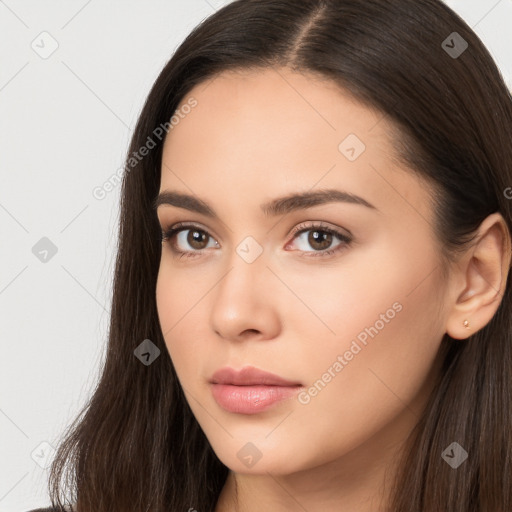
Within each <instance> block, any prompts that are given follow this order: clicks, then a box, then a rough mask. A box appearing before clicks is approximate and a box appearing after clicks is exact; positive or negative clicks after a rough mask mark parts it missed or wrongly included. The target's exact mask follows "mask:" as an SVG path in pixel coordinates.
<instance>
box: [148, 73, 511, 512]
mask: <svg viewBox="0 0 512 512" xmlns="http://www.w3.org/2000/svg"><path fill="white" fill-rule="evenodd" d="M190 97H193V98H195V99H196V100H197V102H198V103H197V106H196V107H195V108H193V109H192V110H191V112H190V113H189V114H188V115H187V116H185V117H184V118H183V119H181V120H180V122H179V123H178V124H177V125H176V126H175V127H174V128H173V129H172V130H171V131H170V132H169V134H168V136H167V138H166V141H165V145H164V149H163V158H162V162H163V164H162V170H161V185H160V191H161V192H162V191H164V190H173V191H178V192H182V193H188V194H193V195H194V196H196V197H198V198H201V199H202V200H204V201H206V202H207V203H208V204H210V205H211V207H212V208H213V209H214V210H215V211H216V212H217V213H218V215H219V218H217V219H215V218H209V217H208V216H206V215H203V214H199V213H196V212H191V211H188V210H187V209H184V208H178V207H176V206H172V205H162V206H160V207H159V208H158V210H157V215H158V219H159V222H160V224H161V226H162V228H163V229H167V228H169V227H172V226H173V225H175V224H176V223H178V222H192V223H194V224H198V225H199V228H200V229H202V230H204V231H206V233H207V234H208V235H210V237H211V238H206V240H205V241H204V242H202V245H201V242H199V245H197V243H196V245H191V243H190V240H191V238H190V237H189V242H187V235H189V234H191V233H190V231H182V232H181V233H180V234H179V235H177V236H175V237H174V243H175V244H177V245H178V249H179V250H182V251H183V250H184V251H189V252H193V251H196V252H197V251H200V250H202V254H200V255H199V256H198V255H195V256H194V257H192V258H188V259H187V258H179V256H178V255H176V254H175V253H174V252H173V249H172V248H173V245H172V243H171V240H167V241H164V242H163V244H162V256H161V263H160V268H159V274H158V281H157V289H156V298H157V307H158V314H159V319H160V324H161V328H162V333H164V338H165V342H166V345H167V348H168V351H169V354H170V356H171V358H172V361H173V364H174V366H175V368H176V372H177V374H178V378H179V380H180V383H181V385H182V386H183V388H184V391H185V396H186V398H187V400H188V403H189V405H190V407H191V409H192V412H193V413H194V415H195V417H196V419H197V421H198V422H199V424H200V426H201V428H202V429H203V431H204V433H205V435H206V436H207V438H208V440H209V442H210V443H211V446H212V448H213V450H214V451H215V453H216V454H217V456H218V457H219V459H220V460H221V461H222V463H223V464H225V465H226V466H227V467H228V468H229V469H230V474H229V477H228V479H227V481H226V484H225V486H224V488H223V490H222V493H221V496H220V498H219V501H218V503H217V507H216V511H217V512H221V511H222V512H225V511H234V510H240V511H246V512H252V511H261V510H272V511H275V512H280V511H290V510H303V509H305V510H308V511H309V512H313V511H321V510H322V511H323V510H338V511H354V510H357V511H358V512H370V511H371V512H375V511H381V510H382V511H383V510H385V504H386V502H387V499H388V493H389V485H390V479H391V478H392V477H393V475H394V472H395V470H396V467H397V466H396V464H397V462H396V461H397V457H398V456H399V455H400V453H401V448H402V447H403V443H404V441H405V439H406V437H407V435H408V434H409V433H410V431H411V429H412V428H413V426H414V425H415V424H416V422H417V421H418V419H419V416H420V414H421V411H422V410H423V408H424V406H425V403H426V399H427V398H428V395H429V393H430V391H431V389H432V386H433V384H434V381H435V378H436V376H437V375H438V373H439V364H440V358H439V346H440V343H441V340H442V338H443V335H444V334H445V333H448V334H450V336H452V337H453V338H456V339H458V340H459V339H460V340H463V339H465V338H467V337H468V336H469V335H471V334H473V333H474V332H476V331H477V330H479V329H481V328H482V327H484V326H485V325H486V324H487V323H488V322H489V320H490V319H491V318H492V316H493V315H494V313H495V312H496V309H497V308H498V306H499V303H500V300H501V297H502V293H503V290H504V289H505V284H506V279H507V274H508V269H509V266H510V236H509V233H508V230H507V229H506V224H505V222H504V220H503V218H502V217H501V216H500V215H499V214H493V215H491V216H489V217H488V218H487V219H485V221H484V222H483V223H482V225H481V227H480V230H479V236H478V238H477V240H476V242H475V244H474V245H473V246H471V248H469V249H468V250H467V251H466V252H465V253H463V254H462V255H461V256H460V258H459V259H458V261H457V262H456V263H453V264H452V265H451V266H450V267H449V274H448V279H445V278H443V276H442V273H441V268H442V264H443V263H442V260H441V257H440V248H439V247H440V246H439V242H438V241H437V240H436V238H435V236H434V232H433V225H434V212H433V208H432V205H431V194H432V189H431V187H429V186H428V184H427V183H426V182H423V181H422V180H420V178H419V177H418V176H417V175H416V174H413V173H412V172H411V171H410V170H409V169H407V168H405V167H404V166H399V165H398V164H397V161H396V159H395V157H394V153H393V147H392V141H391V139H390V138H389V137H390V136H391V135H390V134H391V133H392V131H391V130H392V126H391V124H389V122H388V121H387V120H386V118H383V116H382V114H380V113H378V112H376V111H374V110H371V109H368V108H367V107H365V106H363V105H361V104H359V103H357V102H356V101H354V100H353V99H351V97H350V96H348V95H347V93H346V92H344V91H343V90H341V89H340V88H339V87H337V86H336V85H335V84H333V83H332V82H329V81H327V80H325V79H321V78H319V77H314V76H311V75H305V74H299V73H297V72H293V71H291V70H288V69H286V68H279V69H265V70H257V71H254V70H253V71H251V72H249V71H243V72H236V73H235V72H229V73H222V74H221V75H218V76H217V77H216V78H215V79H214V80H211V81H209V82H207V83H206V84H205V83H203V84H199V85H197V86H196V87H195V88H194V89H193V90H192V91H190V93H189V95H188V96H187V97H186V98H184V99H183V101H182V103H181V105H183V104H185V103H186V102H187V100H188V99H189V98H190ZM351 133H352V134H356V135H357V137H358V138H359V139H360V140H361V141H363V142H364V144H365V146H366V149H365V151H364V152H363V153H362V154H361V155H360V156H359V157H358V158H357V159H355V160H354V161H349V160H348V159H347V158H346V157H345V156H344V155H343V154H342V153H341V152H340V150H339V149H338V146H339V144H340V142H342V141H343V140H344V139H345V138H346V137H347V135H348V134H351ZM327 188H334V189H339V190H344V191H347V192H349V193H353V194H357V195H359V196H361V197H363V198H364V199H365V200H366V201H368V202H370V203H371V204H373V205H374V206H375V208H376V209H370V208H367V207H365V206H362V205H358V204H350V203H339V202H332V203H329V204H324V205H317V206H314V207H312V208H308V209H301V210H298V211H294V212H291V213H288V214H285V215H280V216H277V217H265V216H264V215H263V213H262V211H261V210H260V206H259V205H260V204H262V203H264V202H267V201H269V200H271V199H273V198H276V197H281V196H286V195H288V194H292V193H296V192H304V191H311V190H321V189H327ZM318 222H322V224H323V225H326V226H328V227H331V228H335V229H337V230H338V231H339V232H340V233H342V234H348V233H347V230H349V232H350V233H351V234H352V241H351V242H350V243H349V244H346V243H344V242H341V241H340V240H339V239H338V238H337V237H336V236H333V237H332V238H331V239H329V240H331V243H330V244H329V243H326V245H323V246H322V245H321V244H320V243H318V242H317V243H316V245H315V242H314V240H313V239H312V236H310V239H309V242H308V235H312V233H313V232H314V231H315V229H314V228H313V229H311V228H310V231H308V232H306V233H303V234H302V235H291V234H290V233H291V230H292V229H293V228H294V227H296V226H298V225H302V224H304V225H305V227H309V226H310V225H311V224H313V223H315V224H316V223H318ZM192 231H193V228H192ZM247 236H251V237H253V238H254V239H255V240H256V241H257V243H258V244H259V246H260V247H261V249H262V250H263V252H262V253H261V254H260V255H259V256H258V257H257V258H256V259H255V260H254V261H253V262H252V263H248V262H246V261H245V260H244V259H243V258H242V257H240V256H239V254H238V253H237V252H236V248H237V246H238V245H239V244H240V242H242V240H244V239H245V238H246V237H247ZM192 242H193V240H192ZM340 244H341V246H340ZM323 247H326V249H323ZM336 247H337V248H338V249H339V248H340V247H341V250H340V251H338V252H335V253H334V254H332V255H330V256H326V257H322V256H317V255H315V254H317V253H318V252H321V251H322V250H323V251H324V252H325V250H329V249H335V248H336ZM250 250H251V251H253V250H254V248H251V249H250ZM311 254H314V255H313V256H311ZM301 255H302V256H301ZM396 303H398V304H400V306H401V309H400V311H399V312H398V311H395V314H394V317H393V318H392V319H389V318H388V321H387V322H384V326H383V328H381V329H379V331H378V334H377V335H375V336H374V337H373V338H371V337H368V340H367V344H366V345H363V344H362V343H359V345H360V346H361V350H360V351H359V352H358V353H357V354H356V355H354V356H353V357H352V359H351V360H350V361H346V360H345V362H346V363H347V364H346V365H344V366H343V369H342V370H341V371H338V372H337V373H336V372H334V373H335V377H333V378H331V380H330V382H328V383H326V385H325V386H324V387H323V388H322V389H321V391H319V392H318V393H317V394H316V396H310V398H311V399H310V401H309V402H308V403H307V404H304V403H299V401H298V400H297V398H292V399H289V400H285V401H283V402H279V403H278V404H277V405H274V406H273V407H272V408H271V409H269V410H267V411H264V412H261V413H259V414H255V415H244V414H236V413H231V412H227V411H225V410H224V409H222V408H221V407H220V406H219V405H218V404H217V402H216V401H215V400H214V398H213V396H212V394H211V391H210V387H209V383H208V381H209V379H210V377H211V375H212V374H213V373H214V371H216V370H217V369H219V368H221V367H224V366H232V367H234V368H236V369H239V368H241V367H242V366H245V365H253V366H256V367H257V368H261V369H263V370H266V371H269V372H272V373H275V374H278V375H280V376H282V377H284V378H286V379H289V380H293V381H298V382H300V383H301V384H303V388H302V390H303V391H304V390H308V389H310V388H311V386H313V385H314V383H315V382H317V381H318V380H319V379H322V376H323V375H324V374H325V373H326V371H327V369H328V368H330V367H331V368H332V367H333V364H334V363H335V361H336V360H337V357H338V356H339V355H341V356H343V354H345V353H346V351H347V350H349V349H350V347H351V343H352V341H353V340H355V339H357V336H358V334H360V333H361V332H362V331H364V329H365V328H369V327H370V326H374V325H375V324H376V322H377V320H379V319H380V318H381V316H380V315H381V314H383V315H385V314H386V311H388V310H390V309H391V310H392V309H393V308H392V305H393V304H396ZM465 319H468V320H469V322H470V328H469V329H467V328H465V327H464V325H463V322H464V320H465ZM379 325H380V324H379ZM458 342H459V341H458ZM463 342H464V341H460V343H463ZM249 442H250V443H252V444H253V445H255V446H256V447H257V449H258V450H259V452H260V453H261V458H260V459H259V460H258V461H257V462H256V463H255V464H254V465H253V466H252V467H247V466H246V464H244V463H243V462H242V461H241V460H240V459H239V458H238V457H237V452H238V451H239V450H240V449H241V448H242V447H244V446H245V445H246V444H247V443H249ZM235 481H236V482H237V484H238V508H237V507H236V506H235V501H234V483H235ZM192 505H193V504H192Z"/></svg>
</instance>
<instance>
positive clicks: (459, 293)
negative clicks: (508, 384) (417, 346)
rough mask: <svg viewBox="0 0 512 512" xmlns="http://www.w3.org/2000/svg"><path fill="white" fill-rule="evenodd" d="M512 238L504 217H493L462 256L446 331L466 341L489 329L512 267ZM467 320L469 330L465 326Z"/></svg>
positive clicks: (454, 284) (494, 214)
mask: <svg viewBox="0 0 512 512" xmlns="http://www.w3.org/2000/svg"><path fill="white" fill-rule="evenodd" d="M511 251H512V249H511V237H510V232H509V230H508V227H507V224H506V222H505V220H504V219H503V217H502V216H501V214H499V213H493V214H492V215H489V216H488V217H487V218H486V219H485V220H484V221H483V222H482V224H481V225H480V227H479V228H478V234H477V236H476V238H475V240H474V241H473V242H472V245H471V247H470V248H469V249H468V250H467V251H466V253H464V255H463V256H461V258H460V260H459V261H458V263H457V265H456V266H457V269H456V270H455V269H454V270H453V271H452V272H454V273H455V274H454V275H453V279H452V280H451V286H452V287H453V290H451V292H450V293H451V295H452V296H453V297H454V301H453V307H452V310H451V311H450V313H449V315H448V318H447V323H446V332H447V333H448V335H449V336H450V337H452V338H454V339H459V340H462V339H465V338H468V337H469V336H471V335H472V334H475V332H477V331H479V330H480V329H482V328H483V327H485V326H486V325H487V324H488V323H489V322H490V320H491V319H492V317H493V316H494V314H495V313H496V311H497V309H498V307H499V305H500V303H501V299H502V298H503V294H504V292H505V287H506V284H507V277H508V273H509V269H510V264H511V256H512V255H511ZM465 320H467V321H468V324H469V328H468V327H465V326H464V321H465Z"/></svg>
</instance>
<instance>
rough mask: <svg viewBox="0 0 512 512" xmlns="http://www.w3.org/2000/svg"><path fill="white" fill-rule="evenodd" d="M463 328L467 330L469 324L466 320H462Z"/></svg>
mask: <svg viewBox="0 0 512 512" xmlns="http://www.w3.org/2000/svg"><path fill="white" fill-rule="evenodd" d="M464 327H465V328H466V329H469V322H468V321H467V320H464Z"/></svg>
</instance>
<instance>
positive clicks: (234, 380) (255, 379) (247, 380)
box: [210, 366, 301, 386]
mask: <svg viewBox="0 0 512 512" xmlns="http://www.w3.org/2000/svg"><path fill="white" fill-rule="evenodd" d="M210 382H211V383H212V384H232V385H235V386H253V385H263V386H300V385H301V384H300V382H292V381H289V380H286V379H283V378H282V377H279V375H275V374H273V373H269V372H265V371H263V370H259V369H258V368H254V366H244V367H243V368H242V369H241V370H235V369H234V368H230V367H225V368H221V369H220V370H218V371H216V372H215V373H214V374H213V375H212V377H211V379H210Z"/></svg>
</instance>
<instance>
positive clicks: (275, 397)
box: [210, 384, 302, 414]
mask: <svg viewBox="0 0 512 512" xmlns="http://www.w3.org/2000/svg"><path fill="white" fill-rule="evenodd" d="M210 386H211V389H212V394H213V398H214V399H215V401H216V402H217V404H218V405H219V406H220V407H222V408H223V409H224V410H226V411H228V412H234V413H238V414H257V413H259V412H263V411H265V410H267V409H269V408H270V407H272V406H274V405H276V404H277V403H279V402H281V401H283V400H286V399H290V398H292V397H293V396H294V395H296V394H297V392H298V390H299V389H301V388H302V386H272V385H270V386H269V385H243V386H236V385H233V384H210Z"/></svg>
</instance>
